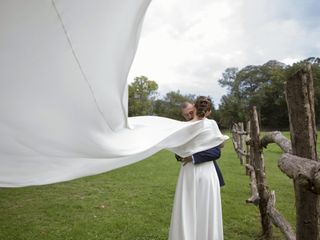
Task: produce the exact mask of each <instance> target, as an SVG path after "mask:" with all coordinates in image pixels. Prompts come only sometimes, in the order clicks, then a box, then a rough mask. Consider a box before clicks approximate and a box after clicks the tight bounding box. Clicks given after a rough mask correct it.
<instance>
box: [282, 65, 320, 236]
mask: <svg viewBox="0 0 320 240" xmlns="http://www.w3.org/2000/svg"><path fill="white" fill-rule="evenodd" d="M285 95H286V100H287V106H288V114H289V122H290V133H291V143H292V153H293V154H294V155H297V156H299V157H302V158H305V162H306V163H305V164H308V163H309V162H312V163H313V162H315V161H317V160H318V156H317V128H316V121H315V110H314V106H315V103H314V86H313V77H312V69H311V64H306V65H305V66H304V67H302V68H301V69H299V70H298V71H297V72H295V73H294V74H292V75H291V76H289V77H288V79H287V82H286V89H285ZM311 159H312V160H311ZM295 160H297V159H291V161H295ZM295 162H296V163H297V165H298V166H295V167H294V166H293V165H292V164H291V166H292V168H293V169H292V170H291V174H292V175H296V174H298V176H299V177H298V178H295V179H294V181H293V183H294V190H295V203H296V224H297V225H296V231H297V233H296V234H297V235H296V237H297V240H305V239H315V240H320V224H319V223H320V204H319V202H320V195H319V194H314V192H313V191H310V185H311V189H312V185H313V183H316V184H318V183H317V182H314V180H313V181H312V180H311V182H310V180H309V179H308V174H309V173H310V171H309V170H310V168H309V167H310V166H309V165H308V166H305V167H306V169H303V166H304V164H303V163H300V162H299V161H295ZM299 163H300V164H299ZM312 163H311V164H312ZM315 175H319V174H313V175H312V176H311V177H314V176H315ZM305 177H306V178H305ZM315 191H316V192H317V191H318V190H317V189H316V190H315Z"/></svg>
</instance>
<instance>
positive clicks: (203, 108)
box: [194, 96, 212, 118]
mask: <svg viewBox="0 0 320 240" xmlns="http://www.w3.org/2000/svg"><path fill="white" fill-rule="evenodd" d="M194 106H195V108H196V109H197V116H198V117H200V118H203V117H204V116H205V114H206V113H207V112H210V111H211V108H212V102H211V99H210V98H209V97H205V96H199V97H197V99H196V102H195V104H194Z"/></svg>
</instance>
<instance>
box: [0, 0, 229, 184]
mask: <svg viewBox="0 0 320 240" xmlns="http://www.w3.org/2000/svg"><path fill="white" fill-rule="evenodd" d="M149 2H150V0H134V1H133V0H117V1H114V0H90V1H89V0H27V1H26V0H0V187H19V186H29V185H41V184H49V183H55V182H61V181H66V180H71V179H75V178H79V177H83V176H88V175H93V174H98V173H102V172H106V171H109V170H112V169H115V168H118V167H121V166H125V165H128V164H131V163H134V162H137V161H139V160H141V159H144V158H146V157H148V156H150V155H151V154H153V153H155V152H157V151H159V150H160V149H163V148H168V149H171V150H172V151H174V152H177V153H178V154H180V155H182V156H187V155H190V154H192V153H195V152H197V151H199V150H204V149H206V148H210V147H213V146H215V145H218V144H220V143H221V142H222V141H224V140H225V137H224V136H223V135H222V134H221V133H220V131H219V129H218V128H217V126H216V124H215V122H213V121H209V120H204V121H200V122H196V123H184V122H178V121H175V120H170V119H165V118H158V117H136V118H132V119H129V122H128V118H127V104H128V100H127V99H128V98H127V75H128V71H129V68H130V66H131V63H132V60H133V57H134V54H135V51H136V48H137V43H138V39H139V32H140V28H141V24H142V20H143V16H144V14H145V11H146V9H147V7H148V5H149ZM129 126H130V127H129ZM210 129H211V130H210Z"/></svg>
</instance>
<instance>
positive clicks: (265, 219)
mask: <svg viewBox="0 0 320 240" xmlns="http://www.w3.org/2000/svg"><path fill="white" fill-rule="evenodd" d="M261 151H262V150H261V145H260V128H259V120H258V114H257V110H256V107H253V109H252V111H251V116H250V158H251V160H250V162H251V163H252V166H253V167H254V170H255V173H256V178H257V187H258V192H259V196H260V200H259V210H260V215H261V225H262V234H263V235H264V237H266V238H267V239H270V238H271V237H272V222H271V219H270V217H269V215H268V201H269V193H268V190H267V187H266V183H265V171H264V170H265V169H264V161H263V156H262V154H261Z"/></svg>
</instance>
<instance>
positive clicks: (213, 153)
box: [176, 102, 225, 187]
mask: <svg viewBox="0 0 320 240" xmlns="http://www.w3.org/2000/svg"><path fill="white" fill-rule="evenodd" d="M181 112H182V116H183V117H184V118H185V120H187V121H190V120H191V119H193V117H194V113H195V108H194V105H193V104H192V103H190V102H184V103H183V104H182V105H181ZM221 147H223V145H219V146H216V147H213V148H210V149H208V150H205V151H202V152H198V153H195V154H193V155H192V156H190V157H187V158H181V157H180V156H178V155H176V159H177V160H178V161H181V162H183V165H185V164H187V163H189V162H192V163H193V164H200V163H203V162H208V161H213V164H214V166H215V169H216V171H217V175H218V178H219V183H220V187H222V186H224V185H225V183H224V179H223V176H222V173H221V171H220V168H219V166H218V163H217V162H216V160H217V159H218V158H220V155H221V149H220V148H221Z"/></svg>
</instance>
